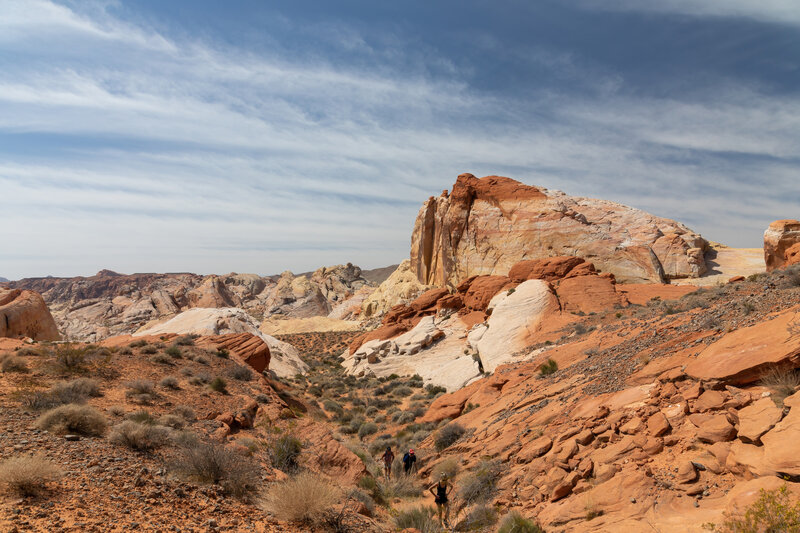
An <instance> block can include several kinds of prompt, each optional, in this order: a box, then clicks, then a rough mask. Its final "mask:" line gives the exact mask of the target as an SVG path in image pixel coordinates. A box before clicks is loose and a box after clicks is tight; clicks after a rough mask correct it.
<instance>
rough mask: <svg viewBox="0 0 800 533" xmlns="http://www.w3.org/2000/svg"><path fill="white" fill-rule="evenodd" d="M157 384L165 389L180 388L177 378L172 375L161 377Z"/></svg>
mask: <svg viewBox="0 0 800 533" xmlns="http://www.w3.org/2000/svg"><path fill="white" fill-rule="evenodd" d="M158 384H159V385H160V386H161V387H163V388H165V389H172V390H178V389H180V388H181V387H180V385H178V379H177V378H175V377H173V376H166V377H164V378H162V379H161V381H159V382H158Z"/></svg>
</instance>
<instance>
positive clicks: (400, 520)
mask: <svg viewBox="0 0 800 533" xmlns="http://www.w3.org/2000/svg"><path fill="white" fill-rule="evenodd" d="M434 514H435V512H434V510H433V508H432V507H424V506H420V507H414V508H411V509H406V510H405V511H400V513H398V515H397V516H396V517H395V518H394V525H395V526H396V527H397V529H406V528H411V529H417V530H419V531H420V533H438V532H439V531H441V528H440V527H439V524H438V522H437V521H436V519H435V518H434Z"/></svg>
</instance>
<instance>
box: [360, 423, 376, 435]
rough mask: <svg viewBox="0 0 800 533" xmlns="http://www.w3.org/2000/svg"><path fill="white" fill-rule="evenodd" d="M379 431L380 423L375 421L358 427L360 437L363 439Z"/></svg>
mask: <svg viewBox="0 0 800 533" xmlns="http://www.w3.org/2000/svg"><path fill="white" fill-rule="evenodd" d="M377 432H378V425H377V424H375V423H374V422H367V423H365V424H361V427H360V428H358V438H360V439H363V438H364V437H366V436H368V435H374V434H375V433H377Z"/></svg>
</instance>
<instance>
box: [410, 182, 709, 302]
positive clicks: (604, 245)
mask: <svg viewBox="0 0 800 533" xmlns="http://www.w3.org/2000/svg"><path fill="white" fill-rule="evenodd" d="M707 247H708V243H707V241H706V240H705V239H704V238H703V237H701V236H700V235H699V234H697V233H695V232H694V231H692V230H691V229H689V228H688V227H686V226H684V225H683V224H680V223H678V222H675V221H674V220H670V219H667V218H661V217H657V216H654V215H651V214H649V213H646V212H644V211H641V210H639V209H634V208H632V207H628V206H625V205H622V204H618V203H614V202H609V201H606V200H596V199H590V198H578V197H573V196H568V195H566V194H564V193H562V192H558V191H548V190H547V189H544V188H540V187H531V186H528V185H524V184H522V183H520V182H518V181H515V180H513V179H510V178H506V177H501V176H487V177H484V178H480V179H479V178H476V177H475V176H473V175H472V174H461V175H460V176H458V179H457V180H456V183H455V185H453V190H452V192H450V193H448V192H447V191H444V192H443V193H442V195H441V196H439V197H438V198H437V197H431V198H429V199H428V200H427V201H426V202H425V203H424V204H423V206H422V208H421V209H420V211H419V214H418V215H417V219H416V222H415V224H414V231H413V234H412V237H411V265H412V268H413V270H414V272H415V273H416V275H417V277H418V279H419V281H420V282H421V283H423V284H425V285H433V286H439V287H443V286H450V287H455V286H457V285H458V284H459V283H461V282H462V281H464V280H465V279H467V278H469V277H471V276H475V275H486V274H500V275H506V274H508V272H509V270H510V269H511V267H512V266H513V265H514V264H515V263H517V262H519V261H522V260H525V259H540V258H547V257H556V256H577V257H581V258H585V259H587V260H588V261H591V262H592V263H594V265H595V266H596V267H597V268H598V269H599V270H600V271H602V272H609V273H612V274H614V276H615V277H616V279H617V280H619V281H620V282H624V283H647V282H664V281H667V280H670V279H677V278H697V277H699V276H702V275H703V274H704V273H705V272H706V270H707V267H706V263H705V258H704V252H705V251H706V249H707Z"/></svg>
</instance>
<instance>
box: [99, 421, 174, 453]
mask: <svg viewBox="0 0 800 533" xmlns="http://www.w3.org/2000/svg"><path fill="white" fill-rule="evenodd" d="M168 439H169V430H168V429H167V428H165V427H163V426H155V425H150V424H140V423H138V422H134V421H132V420H125V421H123V422H121V423H119V424H117V425H116V426H114V427H113V428H111V434H110V435H109V437H108V440H109V441H110V442H111V443H112V444H116V445H118V446H125V447H127V448H130V449H131V450H136V451H138V452H149V451H152V450H155V449H156V448H160V447H161V446H163V445H164V444H165V443H166V442H167V440H168Z"/></svg>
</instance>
